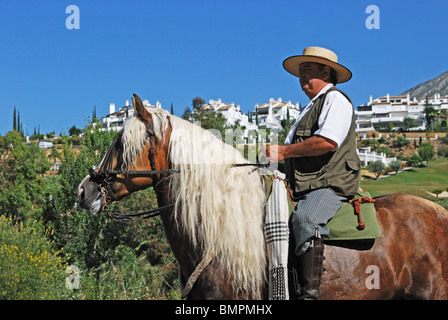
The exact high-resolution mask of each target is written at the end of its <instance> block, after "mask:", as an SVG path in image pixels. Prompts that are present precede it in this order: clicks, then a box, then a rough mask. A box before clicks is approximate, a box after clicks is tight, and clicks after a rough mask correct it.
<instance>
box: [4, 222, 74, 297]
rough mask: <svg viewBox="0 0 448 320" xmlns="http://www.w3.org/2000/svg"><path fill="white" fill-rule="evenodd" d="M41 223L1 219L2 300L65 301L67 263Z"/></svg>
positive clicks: (49, 231)
mask: <svg viewBox="0 0 448 320" xmlns="http://www.w3.org/2000/svg"><path fill="white" fill-rule="evenodd" d="M52 232H53V230H52V229H49V228H48V229H46V228H44V227H43V226H42V225H41V224H39V223H38V222H37V221H34V222H21V223H19V222H14V221H13V220H12V219H11V218H6V217H5V216H1V217H0V299H3V300H4V299H7V300H16V299H20V300H21V299H26V300H31V299H62V298H64V297H65V296H66V294H67V290H66V288H65V277H66V275H65V270H66V264H67V262H65V261H64V260H63V259H62V257H61V253H62V251H63V249H61V250H57V249H56V248H55V247H54V244H53V243H52V242H51V241H49V240H48V238H47V236H46V235H47V234H51V233H52Z"/></svg>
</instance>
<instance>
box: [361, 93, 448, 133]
mask: <svg viewBox="0 0 448 320" xmlns="http://www.w3.org/2000/svg"><path fill="white" fill-rule="evenodd" d="M427 99H428V101H427ZM427 103H428V104H429V105H432V106H433V107H434V108H435V109H436V110H442V109H448V96H440V94H435V95H434V96H433V97H428V98H426V97H423V98H420V99H419V100H417V99H416V98H414V99H412V100H411V99H410V97H409V94H408V95H400V96H390V95H389V94H387V95H386V96H385V97H380V98H377V99H375V100H373V99H372V96H370V101H369V102H368V103H366V104H365V105H362V106H359V107H358V110H356V111H355V114H356V131H358V132H363V131H373V130H375V129H378V128H389V127H390V126H391V127H393V128H397V127H403V124H404V119H405V118H412V119H414V121H415V123H416V124H417V127H416V128H414V130H425V129H426V118H425V114H424V111H423V110H424V109H425V106H426V104H427ZM390 124H392V125H390Z"/></svg>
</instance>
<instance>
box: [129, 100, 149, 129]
mask: <svg viewBox="0 0 448 320" xmlns="http://www.w3.org/2000/svg"><path fill="white" fill-rule="evenodd" d="M134 98H135V99H134ZM134 98H132V102H133V103H134V109H135V111H137V114H138V117H139V118H140V120H142V121H143V122H145V123H146V124H150V123H151V121H152V117H151V114H150V113H149V112H148V110H146V108H145V106H143V102H142V100H141V99H140V97H139V96H138V95H136V94H135V93H134Z"/></svg>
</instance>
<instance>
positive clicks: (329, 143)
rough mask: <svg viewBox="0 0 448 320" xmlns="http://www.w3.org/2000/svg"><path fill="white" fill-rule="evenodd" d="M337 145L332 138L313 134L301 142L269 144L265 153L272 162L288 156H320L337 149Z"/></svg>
mask: <svg viewBox="0 0 448 320" xmlns="http://www.w3.org/2000/svg"><path fill="white" fill-rule="evenodd" d="M337 147H338V144H337V143H336V142H334V141H333V140H331V139H328V138H325V137H321V136H313V137H311V138H309V139H307V140H305V141H302V142H300V143H294V144H290V145H286V146H281V145H272V146H267V147H266V148H265V149H264V153H265V154H266V157H269V159H270V161H271V162H279V161H282V160H285V159H287V158H295V157H315V156H320V155H323V154H326V153H327V152H330V151H336V149H337Z"/></svg>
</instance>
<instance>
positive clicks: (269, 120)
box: [255, 98, 300, 131]
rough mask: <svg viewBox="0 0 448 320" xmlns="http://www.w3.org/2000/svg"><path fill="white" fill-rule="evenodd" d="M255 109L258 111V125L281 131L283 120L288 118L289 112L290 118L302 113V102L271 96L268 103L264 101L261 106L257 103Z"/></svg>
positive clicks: (295, 117)
mask: <svg viewBox="0 0 448 320" xmlns="http://www.w3.org/2000/svg"><path fill="white" fill-rule="evenodd" d="M255 109H256V111H257V113H258V127H259V128H270V129H278V130H279V131H281V129H282V127H281V121H282V120H286V119H288V113H289V118H290V119H297V117H298V116H299V114H300V104H299V103H298V102H297V103H295V104H293V103H291V101H288V102H284V101H282V99H281V98H278V99H277V100H275V99H273V98H270V99H269V102H268V103H264V104H262V105H261V106H258V104H256V105H255Z"/></svg>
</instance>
